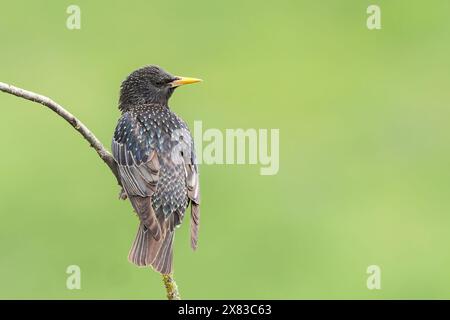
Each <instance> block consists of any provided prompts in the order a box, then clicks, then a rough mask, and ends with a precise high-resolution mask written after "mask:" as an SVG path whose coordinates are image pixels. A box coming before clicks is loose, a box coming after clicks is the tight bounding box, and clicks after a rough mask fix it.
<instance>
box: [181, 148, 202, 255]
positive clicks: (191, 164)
mask: <svg viewBox="0 0 450 320" xmlns="http://www.w3.org/2000/svg"><path fill="white" fill-rule="evenodd" d="M190 154H191V156H190V157H189V158H188V159H187V161H186V162H185V166H186V185H187V188H188V197H189V199H190V200H191V247H192V249H193V250H195V249H197V241H198V230H199V227H200V180H199V173H198V166H197V160H196V157H195V147H194V143H193V142H192V143H191V152H190Z"/></svg>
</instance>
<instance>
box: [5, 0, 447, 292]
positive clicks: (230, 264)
mask: <svg viewBox="0 0 450 320" xmlns="http://www.w3.org/2000/svg"><path fill="white" fill-rule="evenodd" d="M70 4H77V5H79V6H80V8H81V30H68V29H67V28H66V19H67V17H68V14H67V13H66V8H67V7H68V6H69V5H70ZM370 4H378V5H380V6H381V10H382V30H379V31H369V30H368V29H367V28H366V19H367V16H368V15H367V14H366V8H367V6H368V5H370ZM449 15H450V2H449V1H447V0H440V1H439V0H434V1H420V2H419V1H414V2H412V1H408V2H407V1H401V0H390V1H384V0H383V1H382V0H376V1H375V0H374V1H361V0H353V1H312V0H309V1H298V0H297V1H294V0H292V1H285V0H277V1H264V2H263V1H256V0H255V1H245V2H243V1H237V0H230V1H221V2H218V1H214V2H213V1H206V0H204V1H170V2H167V1H166V2H164V1H148V0H147V1H102V2H100V1H95V2H94V1H87V0H83V1H82V0H79V1H58V2H55V1H23V0H20V1H5V0H2V3H1V11H0V38H1V51H0V81H3V82H7V83H11V84H14V85H17V86H20V87H23V88H26V89H29V90H33V91H36V92H39V93H41V94H45V95H48V96H50V97H52V98H53V99H54V100H56V101H57V102H59V103H61V104H62V105H63V106H65V107H66V108H67V109H68V110H70V111H71V112H73V113H74V114H75V115H76V116H78V117H79V118H80V119H81V120H82V121H83V122H84V123H85V124H86V125H87V126H88V127H89V128H90V129H91V130H92V131H93V132H94V133H95V134H96V135H97V137H98V138H99V139H100V140H101V141H102V142H103V143H104V144H105V145H106V146H108V148H109V145H110V139H111V136H112V132H113V129H114V127H115V125H116V121H117V119H118V117H119V112H118V110H117V100H118V90H119V85H120V83H121V81H122V80H123V79H124V78H125V77H126V76H127V75H128V74H129V73H130V72H131V71H132V70H134V69H136V68H138V67H140V66H142V65H145V64H158V65H160V66H163V67H164V68H165V69H167V70H168V71H170V72H171V73H174V74H180V75H187V76H195V77H200V78H203V79H204V80H205V81H204V82H203V83H202V84H200V85H196V86H190V87H186V88H182V89H179V90H177V92H176V93H175V95H174V97H173V98H172V100H171V107H172V109H173V110H175V111H176V112H177V113H178V114H179V115H180V116H182V117H183V118H184V119H185V120H186V121H187V122H188V123H189V124H190V126H192V125H193V122H194V120H202V121H203V127H204V128H205V129H207V128H218V129H221V130H225V129H226V128H256V129H259V128H279V129H280V170H279V173H278V174H277V175H275V176H261V175H260V174H259V166H257V165H202V166H201V183H202V200H203V203H202V225H201V232H200V242H199V250H198V251H197V252H192V251H191V250H190V248H189V228H188V223H186V222H188V220H186V221H185V223H184V224H183V226H182V227H181V229H179V230H178V232H177V236H176V248H175V270H176V273H175V274H176V279H177V282H178V285H179V287H180V290H181V294H182V297H183V298H189V299H200V298H204V299H219V298H237V299H241V298H242V299H244V298H262V299H283V298H287V299H309V298H325V299H330V298H343V299H347V298H362V299H372V298H375V299H378V298H387V299H393V298H450V255H449V252H448V251H449V250H448V248H449V245H450V233H449V229H450V215H449V211H450V197H449V196H448V194H449V190H450V171H449V170H448V166H449V163H450V150H449V146H450V145H449V140H450V126H449V118H450V105H449V102H450V90H449V85H450V75H449V70H450V59H449V57H450V41H449V40H450V39H449V36H450V23H449V19H448V17H449ZM0 108H1V115H2V116H1V120H0V123H1V125H0V137H1V138H0V149H1V157H0V179H1V180H0V298H4V299H9V298H27V299H28V298H37V299H44V298H62V299H81V298H88V299H91V298H95V299H103V298H113V299H121V298H124V299H147V298H150V299H164V298H165V292H164V289H163V287H162V283H161V278H160V276H159V275H158V274H157V273H155V272H152V271H151V270H149V269H139V268H136V267H135V266H133V265H132V264H130V263H129V262H128V261H127V254H128V250H129V248H130V246H131V243H132V240H133V239H134V236H135V232H136V228H137V219H136V218H135V216H134V213H133V212H132V209H131V206H130V205H129V203H128V202H121V201H119V200H118V199H117V195H118V192H119V188H118V187H117V185H116V182H115V180H114V178H113V176H112V175H111V174H110V172H109V170H108V168H107V167H106V166H105V165H104V164H103V163H102V162H101V161H100V160H99V158H98V157H97V155H96V154H95V152H94V151H93V150H90V149H89V148H88V146H87V143H86V141H84V140H83V139H81V138H80V136H79V135H78V133H76V132H75V131H74V130H73V129H72V128H71V127H70V126H69V125H68V124H67V123H65V122H64V121H62V120H61V119H60V118H58V117H57V116H56V115H55V114H53V113H52V112H51V111H49V110H48V109H46V108H44V107H42V106H39V105H37V104H34V103H32V102H29V101H25V100H21V99H18V98H16V97H13V96H10V95H7V94H3V93H0ZM71 264H76V265H79V266H80V267H81V273H82V274H81V276H82V277H81V286H82V289H81V290H71V291H70V290H67V289H66V278H67V276H68V275H67V274H66V273H65V271H66V268H67V266H68V265H71ZM372 264H375V265H379V266H380V267H381V272H382V278H381V285H382V289H381V290H372V291H371V290H368V289H367V287H366V279H367V276H368V275H367V274H366V269H367V267H368V266H369V265H372Z"/></svg>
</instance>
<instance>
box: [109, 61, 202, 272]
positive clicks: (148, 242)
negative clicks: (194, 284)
mask: <svg viewBox="0 0 450 320" xmlns="http://www.w3.org/2000/svg"><path fill="white" fill-rule="evenodd" d="M201 81H202V80H201V79H197V78H191V77H179V76H173V75H172V74H170V73H168V72H167V71H165V70H164V69H162V68H161V67H159V66H156V65H147V66H144V67H141V68H139V69H137V70H135V71H133V72H132V73H131V74H130V75H128V77H127V78H126V79H125V80H124V81H123V82H122V84H121V87H120V95H119V110H120V112H121V116H120V118H119V120H118V123H117V126H116V128H115V131H114V135H113V139H112V144H111V149H112V155H113V158H114V160H115V161H116V163H117V171H118V176H119V180H120V181H119V182H120V184H121V186H122V190H121V193H120V198H121V199H124V200H125V199H129V201H130V202H131V205H132V207H133V209H134V211H135V213H136V215H137V217H138V218H139V227H138V231H137V234H136V237H135V239H134V242H133V244H132V246H131V249H130V252H129V255H128V259H129V261H130V262H132V263H133V264H135V265H137V266H139V267H151V268H153V269H154V270H155V271H157V272H159V273H161V274H163V275H164V274H171V273H172V272H173V242H174V236H175V227H178V226H179V225H180V224H181V223H182V222H183V218H184V215H185V211H186V210H187V209H188V207H189V205H190V206H191V210H190V215H191V218H190V238H191V239H190V245H191V247H192V249H193V250H196V249H197V244H198V232H199V227H200V184H199V170H198V165H197V163H196V156H195V148H194V139H193V138H192V135H191V133H190V131H189V128H188V126H187V124H186V123H185V122H184V121H183V120H182V119H181V118H180V117H179V116H177V115H176V114H175V113H174V112H173V111H172V110H171V109H170V107H169V99H170V97H171V96H172V94H173V92H174V91H175V90H176V89H177V88H178V87H180V86H182V85H186V84H193V83H197V82H201Z"/></svg>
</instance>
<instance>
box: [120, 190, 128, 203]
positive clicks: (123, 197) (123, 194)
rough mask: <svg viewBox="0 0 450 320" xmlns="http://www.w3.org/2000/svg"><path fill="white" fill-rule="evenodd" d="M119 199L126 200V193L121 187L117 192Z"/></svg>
mask: <svg viewBox="0 0 450 320" xmlns="http://www.w3.org/2000/svg"><path fill="white" fill-rule="evenodd" d="M119 199H120V200H127V193H126V192H125V190H123V188H122V190H120V192H119Z"/></svg>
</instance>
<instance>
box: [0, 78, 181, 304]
mask: <svg viewBox="0 0 450 320" xmlns="http://www.w3.org/2000/svg"><path fill="white" fill-rule="evenodd" d="M0 91H3V92H6V93H9V94H12V95H14V96H16V97H19V98H22V99H25V100H30V101H33V102H37V103H39V104H42V105H44V106H46V107H47V108H49V109H50V110H52V111H54V112H55V113H56V114H58V115H59V116H60V117H61V118H63V119H64V120H66V121H67V122H68V123H69V124H70V125H71V126H72V127H73V128H74V129H75V130H77V131H78V132H79V133H80V134H81V135H82V136H83V138H84V139H85V140H86V141H87V142H89V144H90V146H91V147H92V148H94V150H95V151H96V152H97V154H98V156H99V157H100V158H101V159H102V160H103V162H105V163H106V165H107V166H108V167H109V169H110V170H111V172H112V173H113V174H114V176H115V177H116V180H117V183H118V184H119V185H120V186H122V184H121V182H120V179H119V173H118V169H117V163H116V161H115V160H114V158H113V156H112V155H111V153H110V152H109V151H108V150H106V149H105V147H104V146H103V144H102V143H101V142H100V140H98V139H97V137H96V136H95V135H94V134H93V133H92V132H91V130H89V129H88V127H86V126H85V125H84V124H83V123H82V122H81V121H80V120H78V119H77V118H76V117H75V116H74V115H73V114H71V113H70V112H69V111H67V110H66V109H64V108H63V107H62V106H61V105H59V104H58V103H56V102H55V101H53V100H52V99H50V98H48V97H46V96H43V95H41V94H38V93H35V92H32V91H28V90H25V89H22V88H18V87H15V86H12V85H10V84H7V83H3V82H0ZM162 277H163V282H164V286H165V287H166V291H167V298H168V299H169V300H179V299H180V294H179V292H178V287H177V284H176V282H175V279H174V278H173V275H172V274H167V275H162Z"/></svg>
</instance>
